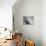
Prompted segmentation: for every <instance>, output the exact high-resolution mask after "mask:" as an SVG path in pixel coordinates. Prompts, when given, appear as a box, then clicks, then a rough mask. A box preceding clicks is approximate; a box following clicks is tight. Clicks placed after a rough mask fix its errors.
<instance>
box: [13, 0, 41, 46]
mask: <svg viewBox="0 0 46 46" xmlns="http://www.w3.org/2000/svg"><path fill="white" fill-rule="evenodd" d="M13 10H15V12H14V16H15V28H16V29H17V30H18V31H19V32H22V33H23V34H24V37H25V38H26V37H27V38H28V39H32V40H34V41H35V43H36V46H41V0H23V2H22V3H21V4H20V5H18V6H17V7H16V5H14V9H13ZM23 16H34V25H24V24H23Z"/></svg>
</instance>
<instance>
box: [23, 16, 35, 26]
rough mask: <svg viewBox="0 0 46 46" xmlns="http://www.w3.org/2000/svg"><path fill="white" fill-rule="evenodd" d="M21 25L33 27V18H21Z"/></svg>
mask: <svg viewBox="0 0 46 46" xmlns="http://www.w3.org/2000/svg"><path fill="white" fill-rule="evenodd" d="M23 24H24V25H33V24H34V16H23Z"/></svg>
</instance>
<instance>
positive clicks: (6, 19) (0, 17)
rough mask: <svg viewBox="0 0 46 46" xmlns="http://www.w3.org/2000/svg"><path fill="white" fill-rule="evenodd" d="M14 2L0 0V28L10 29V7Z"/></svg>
mask: <svg viewBox="0 0 46 46" xmlns="http://www.w3.org/2000/svg"><path fill="white" fill-rule="evenodd" d="M15 2H16V0H0V27H7V28H9V29H11V28H12V6H13V5H14V3H15Z"/></svg>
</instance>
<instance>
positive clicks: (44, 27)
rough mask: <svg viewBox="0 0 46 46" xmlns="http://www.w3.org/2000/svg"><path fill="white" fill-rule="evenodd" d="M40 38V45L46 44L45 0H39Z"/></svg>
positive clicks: (45, 45)
mask: <svg viewBox="0 0 46 46" xmlns="http://www.w3.org/2000/svg"><path fill="white" fill-rule="evenodd" d="M41 38H42V39H41V40H42V46H46V0H42V1H41Z"/></svg>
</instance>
